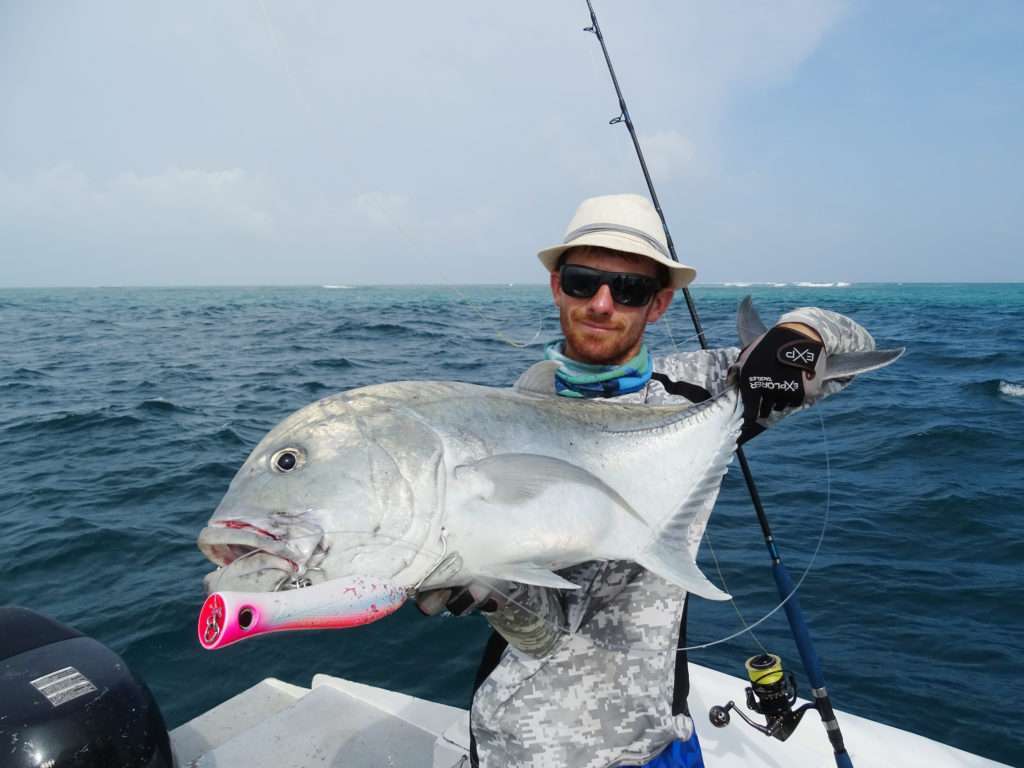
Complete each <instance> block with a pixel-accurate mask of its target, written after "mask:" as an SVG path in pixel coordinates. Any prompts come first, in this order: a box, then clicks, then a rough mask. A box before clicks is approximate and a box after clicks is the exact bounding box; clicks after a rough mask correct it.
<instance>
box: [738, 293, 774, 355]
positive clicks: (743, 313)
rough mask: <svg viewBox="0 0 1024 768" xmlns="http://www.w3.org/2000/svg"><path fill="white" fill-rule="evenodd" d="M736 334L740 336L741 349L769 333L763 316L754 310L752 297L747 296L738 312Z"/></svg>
mask: <svg viewBox="0 0 1024 768" xmlns="http://www.w3.org/2000/svg"><path fill="white" fill-rule="evenodd" d="M736 332H737V333H738V334H739V335H740V346H741V347H747V346H749V345H750V344H751V343H752V342H754V341H756V340H757V337H758V336H761V335H763V334H765V333H767V332H768V329H767V328H766V327H765V324H764V323H763V322H762V320H761V316H760V315H759V314H757V310H756V309H754V300H753V299H752V298H751V297H750V296H746V297H745V298H744V299H743V301H741V302H740V308H739V310H738V311H737V312H736Z"/></svg>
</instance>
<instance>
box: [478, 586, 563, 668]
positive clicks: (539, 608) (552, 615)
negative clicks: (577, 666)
mask: <svg viewBox="0 0 1024 768" xmlns="http://www.w3.org/2000/svg"><path fill="white" fill-rule="evenodd" d="M506 597H507V598H508V600H507V602H506V603H505V605H503V606H502V607H501V608H499V609H498V610H497V611H494V612H493V613H484V614H483V615H484V616H485V617H486V618H487V621H489V622H490V624H491V626H492V627H493V628H494V629H495V631H496V632H498V634H500V635H501V636H502V637H504V638H505V639H506V640H508V643H509V645H511V646H513V647H514V648H516V649H517V650H519V651H522V652H523V653H525V654H527V655H529V656H534V657H538V658H539V657H541V656H545V655H547V653H549V652H550V651H551V649H552V648H554V647H555V643H557V642H558V639H559V638H560V637H561V636H562V635H564V634H565V629H564V628H565V604H564V602H563V598H562V593H561V591H559V590H557V589H550V588H547V587H533V586H527V585H524V584H517V585H515V587H514V588H513V589H512V590H510V591H509V593H508V594H507V595H506Z"/></svg>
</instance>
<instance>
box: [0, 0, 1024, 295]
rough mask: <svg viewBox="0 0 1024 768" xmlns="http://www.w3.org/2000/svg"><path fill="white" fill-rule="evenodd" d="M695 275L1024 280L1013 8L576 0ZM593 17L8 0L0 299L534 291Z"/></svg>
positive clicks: (618, 159) (594, 128) (1017, 31)
mask: <svg viewBox="0 0 1024 768" xmlns="http://www.w3.org/2000/svg"><path fill="white" fill-rule="evenodd" d="M594 3H595V8H596V10H597V12H598V14H599V19H600V22H601V26H602V29H603V31H604V33H605V39H606V42H607V44H608V46H609V48H610V51H611V55H612V60H613V62H614V64H615V67H616V70H617V72H618V75H619V80H620V83H621V85H622V87H623V89H624V91H625V95H626V99H627V102H628V104H629V108H630V112H631V114H632V117H633V120H634V122H635V124H636V126H637V129H638V131H639V134H640V140H641V143H642V145H643V147H644V151H645V154H646V155H647V159H648V163H649V165H650V167H651V170H652V175H653V177H654V181H655V184H656V187H657V190H658V195H659V197H660V198H661V202H662V205H663V208H664V210H665V213H666V216H667V219H668V223H669V227H670V229H671V232H672V235H673V238H674V240H675V243H676V246H677V250H678V252H679V256H680V259H681V260H682V261H683V262H685V263H688V264H690V265H692V266H694V267H695V268H696V269H697V271H698V281H704V282H725V281H779V282H784V281H788V282H792V281H822V282H828V281H840V280H841V281H849V282H869V281H871V282H887V281H922V282H946V281H1022V280H1024V224H1022V222H1024V183H1022V176H1024V47H1022V46H1021V45H1020V41H1021V40H1022V39H1024V3H1021V2H1018V1H1017V0H1008V1H1007V2H999V1H998V0H983V1H982V2H976V3H975V2H967V1H966V0H948V1H944V2H925V1H924V0H920V1H917V0H907V1H906V2H899V3H891V2H867V1H865V2H854V1H852V0H851V1H849V2H847V1H844V0H815V1H814V2H799V1H797V0H776V1H773V2H755V1H754V0H744V1H743V2H739V1H735V2H731V1H729V0H722V1H718V0H701V1H697V0H693V1H690V0H685V1H683V0H676V1H672V2H670V1H669V0H660V1H657V2H656V1H655V0H628V1H627V0H594ZM588 23H589V16H588V14H587V9H586V3H585V2H584V0H578V1H577V0H572V1H571V2H570V0H544V1H543V2H541V1H540V0H517V1H516V2H506V3H497V2H481V1H480V0H446V1H442V2H434V3H423V2H412V1H411V0H408V1H406V0H396V2H392V3H339V2H312V1H310V0H291V1H290V2H276V1H275V0H245V1H244V2H243V1H242V0H221V1H220V2H210V1H203V2H195V1H193V0H173V1H164V0H153V1H151V2H145V3H138V2H128V1H127V0H124V1H115V0H94V1H90V2H84V1H82V2H75V1H74V0H70V1H69V2H64V3H39V2H33V1H32V0H0V287H21V286H64V285H74V286H95V285H154V286H174V285H292V284H299V285H322V284H345V285H356V284H379V283H388V284H394V283H399V284H404V283H462V284H466V283H534V282H536V283H539V282H543V281H544V280H545V278H546V275H545V274H544V273H543V271H542V268H541V267H540V265H539V262H538V261H537V260H536V256H535V254H536V252H537V251H538V250H539V249H541V248H544V247H547V246H549V245H554V244H556V243H558V242H560V241H561V239H562V235H563V233H564V231H565V227H566V225H567V224H568V221H569V219H570V217H571V215H572V213H573V211H574V210H575V208H576V206H577V205H578V204H579V202H580V201H581V200H582V199H583V198H585V197H589V196H591V195H599V194H610V193H616V192H639V193H644V192H645V191H646V190H645V187H644V182H643V178H642V176H641V174H640V171H639V166H638V164H637V162H636V158H635V156H634V155H633V150H632V145H631V144H630V142H629V138H628V135H627V133H626V131H625V128H624V127H623V126H621V125H618V126H610V125H609V124H608V121H609V119H610V118H612V117H614V116H615V115H616V114H618V105H617V103H616V100H615V96H614V91H613V90H612V86H611V82H610V80H609V77H608V73H607V70H606V69H605V66H604V62H603V59H602V58H601V53H600V48H599V46H598V43H597V40H596V39H595V38H594V37H593V36H592V35H589V34H586V33H584V32H582V31H581V30H582V27H584V26H586V25H587V24H588Z"/></svg>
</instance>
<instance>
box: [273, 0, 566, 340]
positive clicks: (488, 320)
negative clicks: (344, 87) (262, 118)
mask: <svg viewBox="0 0 1024 768" xmlns="http://www.w3.org/2000/svg"><path fill="white" fill-rule="evenodd" d="M259 6H260V11H261V12H262V13H261V15H262V17H263V23H264V24H265V25H266V27H267V32H268V34H269V37H270V39H271V42H272V44H273V48H274V52H275V57H276V58H277V59H278V60H279V61H280V62H281V67H282V69H283V71H284V73H285V77H286V79H287V80H288V85H289V86H290V90H291V92H292V94H293V95H294V96H295V97H296V99H297V100H298V102H299V105H300V106H301V107H302V111H303V112H304V113H305V117H306V121H307V122H308V123H309V125H310V126H314V125H316V122H317V121H316V118H315V117H314V115H313V108H312V106H311V105H310V103H309V101H308V100H307V98H306V94H305V91H304V90H303V88H301V87H299V79H298V78H297V77H296V75H295V72H294V71H293V70H292V68H291V62H290V61H289V59H288V57H287V56H286V55H285V53H284V49H283V47H282V46H281V43H280V40H279V39H278V36H277V31H276V29H275V27H274V24H273V22H272V21H271V19H270V14H269V13H268V12H267V7H266V4H265V3H264V0H259ZM335 163H336V164H337V160H335ZM346 170H348V171H349V174H348V178H350V179H352V180H354V181H356V182H357V183H358V184H360V185H361V186H362V187H363V188H364V189H373V187H372V186H371V185H368V184H366V183H365V181H366V180H365V179H364V178H363V177H362V176H361V174H359V173H358V172H357V170H356V168H355V167H354V166H352V165H351V164H348V166H347V168H346ZM388 223H389V226H391V227H392V228H393V229H394V231H395V232H397V233H398V235H399V236H400V237H401V238H402V239H403V240H404V241H405V243H406V245H408V246H409V247H410V248H413V249H415V248H416V247H417V246H418V245H420V239H419V238H415V237H413V236H412V234H411V233H410V232H408V231H407V230H406V228H405V225H404V224H403V223H402V221H401V219H398V218H389V221H388ZM445 276H446V275H444V273H443V272H442V277H445ZM442 285H443V286H444V287H445V288H446V289H448V290H451V291H452V292H453V293H455V295H456V296H458V297H459V299H461V300H462V302H463V303H465V304H466V306H468V307H469V308H470V309H471V310H472V311H473V312H474V313H475V314H476V315H477V317H478V318H480V320H482V321H483V322H484V323H485V324H486V325H489V326H491V327H493V328H494V329H495V330H494V331H493V334H494V337H495V338H497V339H498V340H499V341H501V342H503V343H504V344H507V345H508V346H510V347H515V348H516V349H524V348H527V347H530V346H532V345H533V344H535V343H536V342H537V340H538V339H539V338H540V336H541V334H542V333H543V331H544V321H545V315H546V313H544V312H541V313H539V315H540V320H539V322H538V323H537V331H536V332H535V333H534V334H533V336H532V337H531V338H530V339H529V340H527V341H521V340H519V339H514V338H512V337H511V336H509V335H508V334H506V333H505V332H504V330H503V329H502V328H501V327H500V324H499V323H498V321H497V320H495V319H494V318H493V317H488V316H487V315H486V314H485V313H484V311H483V309H482V307H480V306H479V305H478V303H477V302H475V301H473V300H472V299H471V298H470V297H469V296H468V295H467V294H465V293H464V292H463V291H462V290H461V289H460V288H459V287H458V286H457V285H456V284H455V283H453V282H446V283H443V284H442Z"/></svg>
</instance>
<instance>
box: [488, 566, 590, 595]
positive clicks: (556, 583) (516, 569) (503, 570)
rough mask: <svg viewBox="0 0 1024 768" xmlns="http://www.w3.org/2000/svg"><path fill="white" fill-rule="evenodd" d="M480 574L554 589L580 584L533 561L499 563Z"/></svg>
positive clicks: (575, 587) (489, 577) (577, 586)
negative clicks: (567, 579)
mask: <svg viewBox="0 0 1024 768" xmlns="http://www.w3.org/2000/svg"><path fill="white" fill-rule="evenodd" d="M478 575H479V576H481V577H483V578H485V579H499V580H504V581H515V582H517V583H519V584H533V585H534V586H537V587H551V588H553V589H579V585H578V584H573V583H572V582H571V581H566V580H565V579H563V578H562V577H561V576H559V575H558V574H557V573H555V572H554V571H552V570H550V569H548V568H544V567H543V566H540V565H534V564H533V563H499V564H497V565H495V566H492V567H488V568H487V569H486V570H485V571H480V572H479V573H478Z"/></svg>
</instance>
